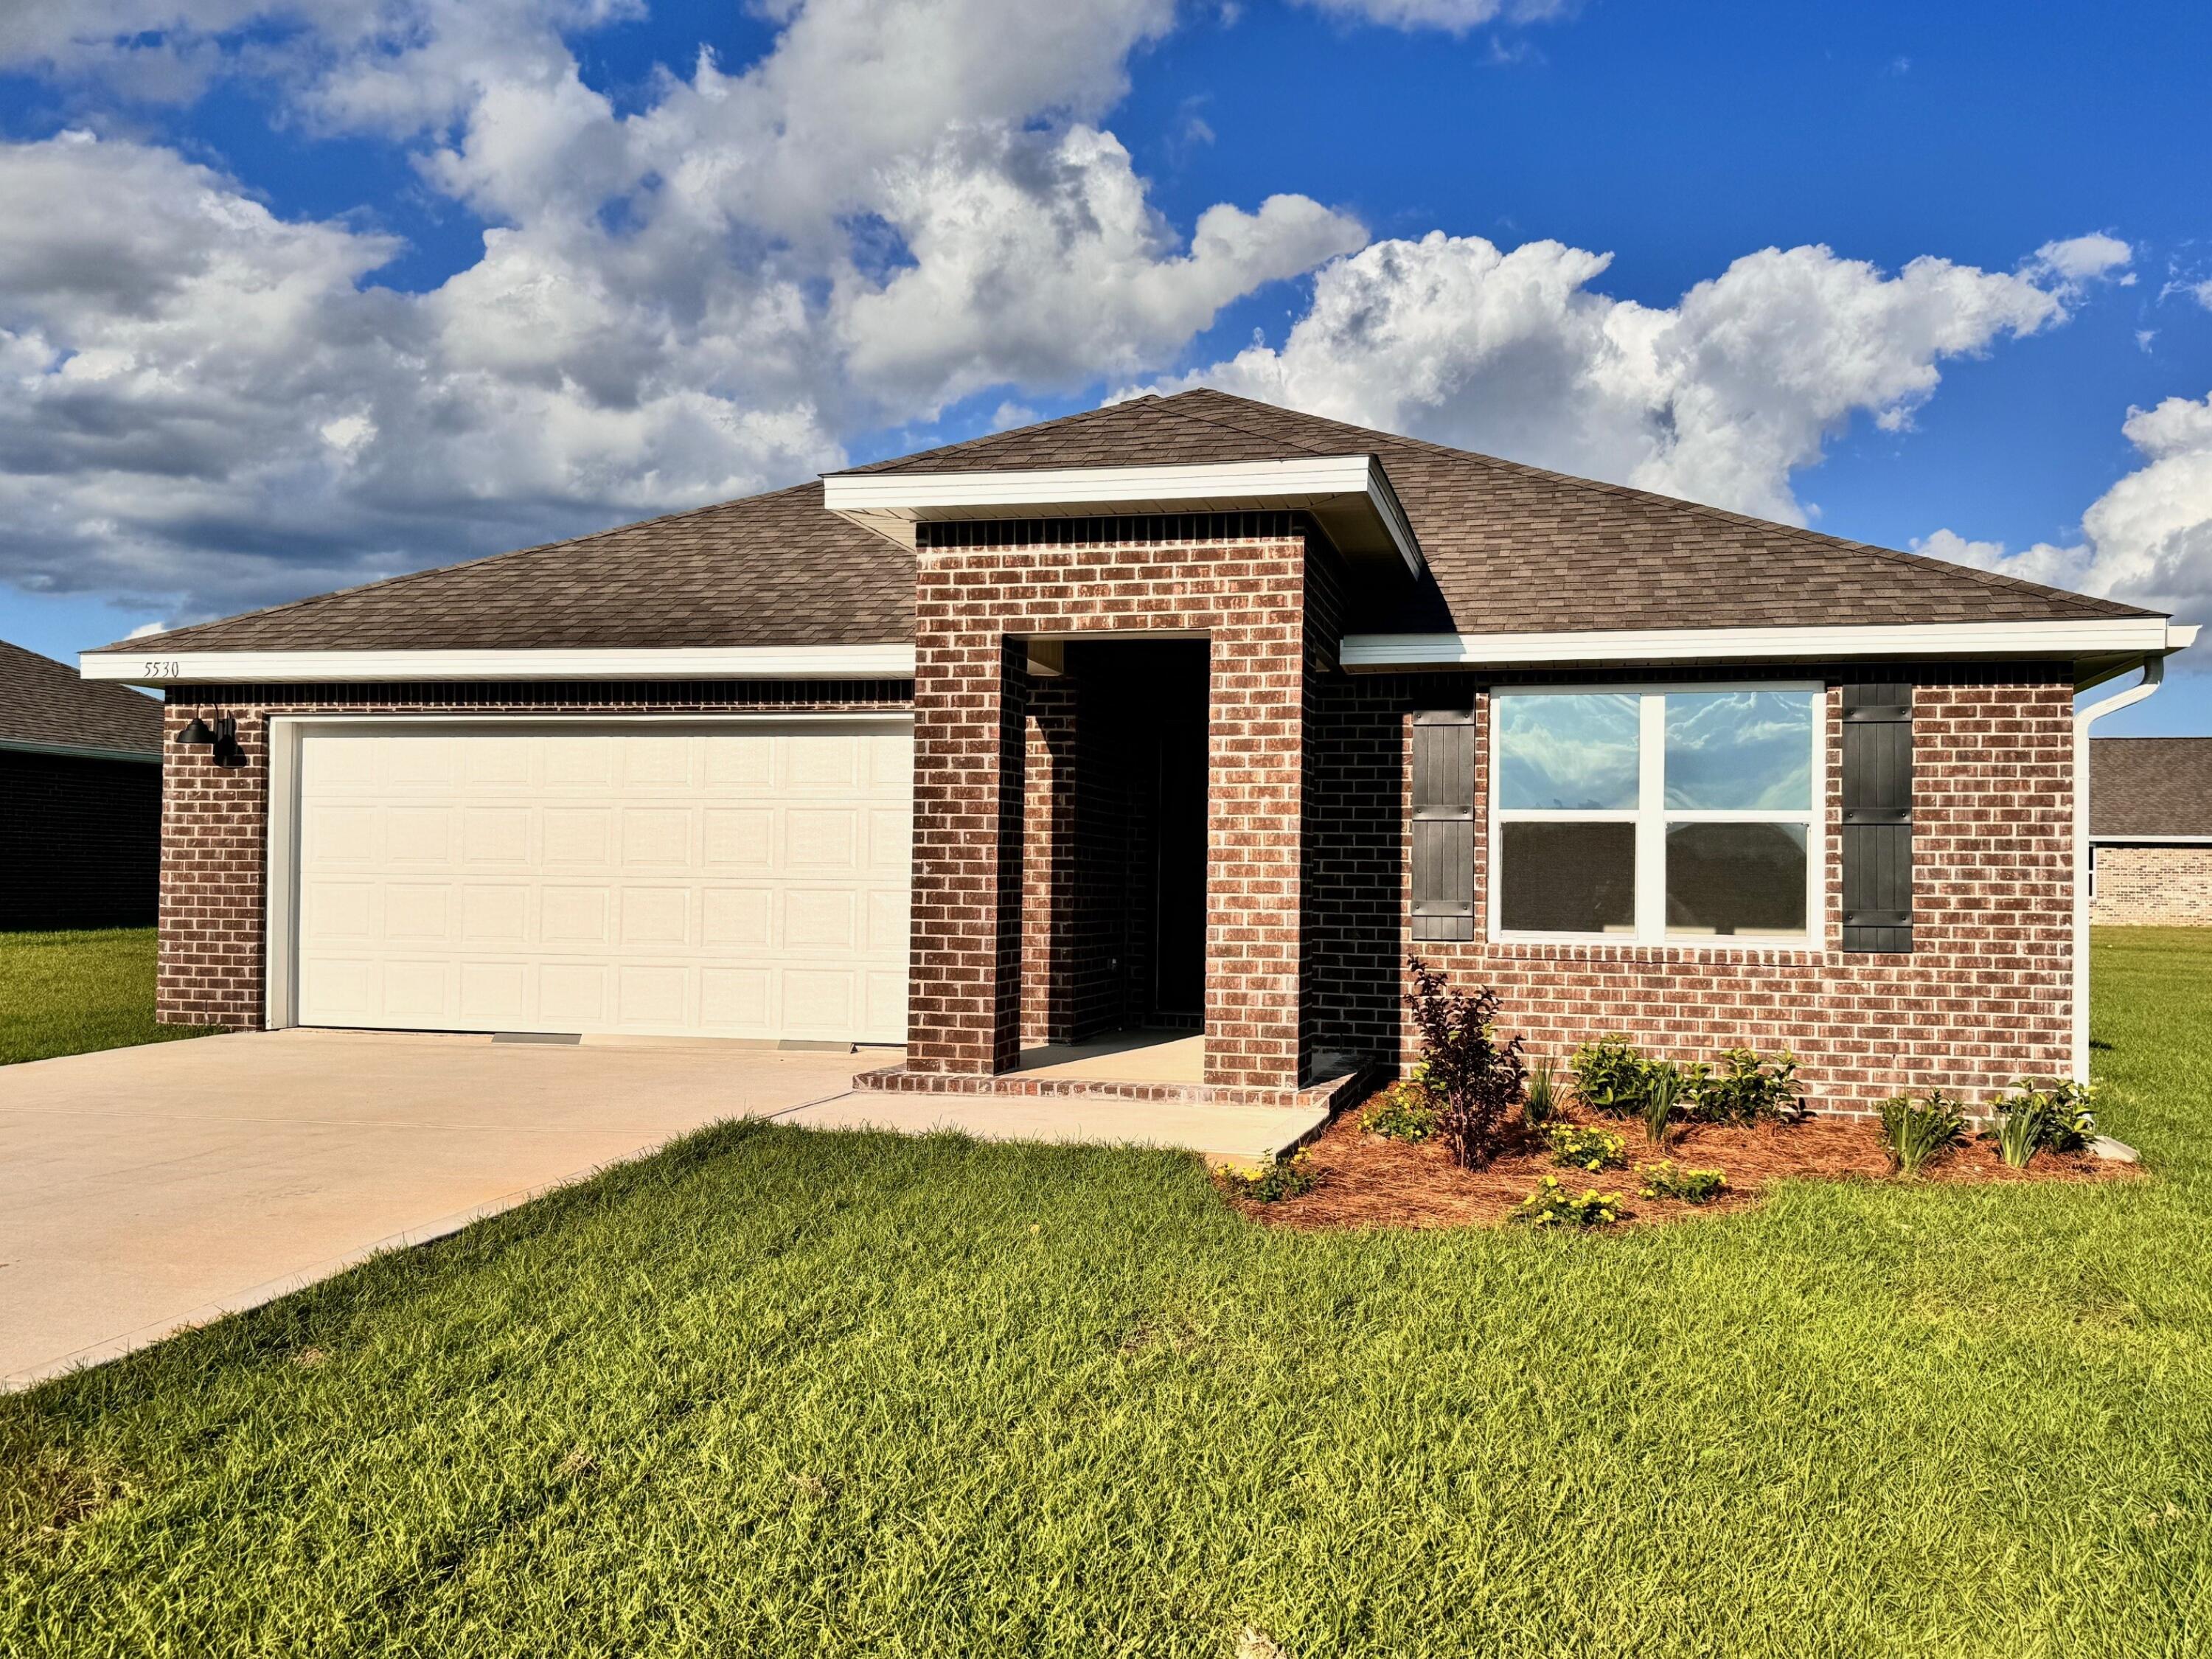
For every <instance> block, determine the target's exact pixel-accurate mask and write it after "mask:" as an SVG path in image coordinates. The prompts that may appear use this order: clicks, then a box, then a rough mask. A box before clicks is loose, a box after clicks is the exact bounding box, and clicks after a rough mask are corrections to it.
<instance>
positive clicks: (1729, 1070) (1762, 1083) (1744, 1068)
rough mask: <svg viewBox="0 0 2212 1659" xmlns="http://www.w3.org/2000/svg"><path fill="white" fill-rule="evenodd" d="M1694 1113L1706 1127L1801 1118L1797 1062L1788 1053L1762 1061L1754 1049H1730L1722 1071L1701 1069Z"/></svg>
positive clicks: (1695, 1085)
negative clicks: (1798, 1106) (1771, 1119)
mask: <svg viewBox="0 0 2212 1659" xmlns="http://www.w3.org/2000/svg"><path fill="white" fill-rule="evenodd" d="M1697 1073H1698V1074H1697V1076H1696V1077H1695V1078H1694V1079H1692V1085H1691V1086H1692V1093H1693V1096H1694V1098H1693V1102H1692V1107H1691V1113H1692V1115H1693V1116H1695V1117H1696V1118H1698V1119H1699V1121H1701V1122H1705V1123H1735V1124H1744V1123H1757V1122H1759V1121H1762V1120H1765V1119H1768V1118H1788V1117H1795V1116H1796V1115H1797V1110H1798V1108H1797V1059H1796V1055H1794V1054H1791V1053H1790V1051H1789V1050H1788V1049H1786V1048H1785V1049H1784V1050H1783V1051H1782V1053H1780V1054H1777V1055H1776V1056H1775V1057H1774V1058H1773V1059H1772V1060H1761V1059H1760V1058H1759V1053H1758V1051H1757V1050H1756V1049H1753V1048H1730V1049H1729V1050H1728V1051H1727V1052H1726V1053H1725V1054H1722V1056H1721V1064H1720V1069H1719V1070H1717V1071H1714V1072H1711V1073H1708V1072H1706V1071H1705V1068H1704V1067H1703V1066H1699V1067H1698V1068H1697Z"/></svg>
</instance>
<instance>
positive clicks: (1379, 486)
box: [822, 455, 1422, 576]
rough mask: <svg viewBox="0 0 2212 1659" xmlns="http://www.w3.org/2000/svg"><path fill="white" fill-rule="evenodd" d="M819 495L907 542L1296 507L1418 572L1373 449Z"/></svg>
mask: <svg viewBox="0 0 2212 1659" xmlns="http://www.w3.org/2000/svg"><path fill="white" fill-rule="evenodd" d="M822 503H823V506H824V507H828V508H829V511H831V512H832V513H837V514H839V515H841V516H842V517H843V518H846V519H848V520H851V521H852V522H853V523H854V524H856V525H859V526H861V527H862V528H864V529H867V530H872V531H874V532H877V533H878V535H882V536H885V537H888V538H890V540H892V541H895V542H896V543H898V544H901V545H902V546H911V545H912V544H913V532H912V530H911V528H910V526H913V525H915V524H917V523H922V522H929V521H937V520H962V519H1065V518H1082V517H1086V516H1090V515H1092V514H1109V513H1111V514H1123V513H1127V514H1135V513H1242V512H1267V511H1273V510H1282V511H1293V510H1294V511H1297V512H1303V513H1311V514H1312V515H1313V517H1314V519H1315V520H1316V522H1317V523H1319V524H1320V526H1321V527H1322V530H1324V531H1325V532H1328V538H1329V539H1330V540H1331V541H1333V542H1334V543H1335V544H1336V545H1337V547H1338V549H1339V550H1340V551H1342V552H1343V553H1345V554H1346V556H1351V557H1355V558H1375V557H1383V558H1395V559H1396V560H1399V561H1401V562H1403V563H1404V565H1405V567H1406V568H1407V571H1408V572H1410V573H1411V574H1414V575H1417V576H1418V575H1419V574H1420V572H1421V568H1422V565H1421V547H1420V544H1419V541H1417V540H1416V539H1415V538H1414V536H1413V526H1412V525H1411V524H1410V523H1409V522H1408V521H1407V518H1406V512H1405V508H1404V507H1401V505H1400V504H1399V501H1398V492H1397V491H1396V490H1395V489H1392V488H1391V485H1390V480H1389V476H1388V475H1387V474H1385V473H1384V471H1383V464H1382V462H1380V461H1379V460H1377V459H1375V457H1374V456H1372V455H1317V456H1302V457H1299V458H1297V459H1291V460H1279V461H1221V462H1208V463H1206V464H1205V465H1179V466H1079V467H1052V468H1040V469H1033V470H1010V471H995V472H833V473H830V474H829V475H827V476H825V477H823V480H822Z"/></svg>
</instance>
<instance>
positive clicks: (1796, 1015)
mask: <svg viewBox="0 0 2212 1659" xmlns="http://www.w3.org/2000/svg"><path fill="white" fill-rule="evenodd" d="M1911 674H1912V678H1915V679H1916V681H1917V691H1916V696H1915V708H1914V720H1915V757H1914V763H1915V781H1914V801H1913V810H1914V817H1915V822H1916V831H1917V834H1916V858H1917V870H1916V896H1915V908H1916V927H1915V935H1914V937H1915V942H1916V944H1917V947H1918V948H1917V949H1916V950H1915V951H1912V952H1911V953H1909V954H1906V953H1898V954H1847V953H1845V952H1844V951H1840V950H1838V949H1835V948H1829V949H1827V950H1826V951H1821V952H1817V953H1812V954H1807V953H1803V952H1788V951H1774V950H1761V949H1756V948H1730V947H1726V946H1717V947H1707V948H1702V949H1683V948H1675V947H1660V946H1638V945H1529V944H1492V943H1490V942H1488V941H1487V940H1486V939H1484V938H1483V937H1482V934H1483V933H1485V932H1486V927H1487V921H1488V915H1487V908H1488V902H1489V896H1488V879H1487V877H1488V872H1487V870H1486V867H1485V865H1486V844H1487V837H1486V836H1483V837H1479V838H1478V843H1477V854H1476V870H1475V906H1476V915H1475V927H1476V934H1477V937H1476V939H1474V941H1473V942H1471V943H1467V944H1449V945H1447V944H1436V943H1425V944H1423V945H1420V946H1419V947H1418V949H1419V951H1420V952H1421V954H1423V955H1424V956H1425V957H1429V958H1430V959H1431V960H1433V961H1436V962H1438V963H1442V964H1443V966H1445V967H1446V968H1447V969H1449V970H1450V971H1451V972H1452V973H1454V974H1455V975H1457V976H1460V977H1462V978H1464V979H1466V980H1467V981H1470V982H1486V983H1489V984H1491V985H1493V986H1495V987H1497V988H1498V991H1499V992H1500V993H1501V994H1502V995H1503V997H1504V1020H1505V1023H1506V1024H1507V1026H1508V1027H1509V1028H1510V1030H1516V1031H1518V1032H1520V1033H1521V1034H1522V1036H1525V1037H1526V1038H1527V1039H1528V1048H1529V1053H1530V1054H1531V1056H1532V1057H1534V1056H1538V1055H1544V1056H1549V1057H1551V1058H1553V1060H1564V1059H1565V1056H1566V1054H1568V1053H1569V1052H1571V1049H1572V1048H1574V1046H1575V1045H1576V1044H1577V1042H1582V1041H1583V1040H1585V1039H1587V1038H1589V1037H1591V1036H1597V1035H1600V1034H1602V1033H1604V1032H1607V1031H1620V1032H1624V1033H1626V1035H1627V1036H1630V1037H1631V1038H1632V1040H1634V1041H1635V1042H1638V1043H1639V1044H1641V1045H1643V1046H1644V1047H1646V1048H1649V1049H1651V1050H1653V1051H1655V1052H1657V1053H1661V1054H1668V1055H1670V1056H1675V1057H1680V1058H1696V1057H1699V1056H1708V1055H1710V1054H1712V1053H1713V1052H1714V1051H1716V1050H1717V1049H1719V1048H1723V1047H1729V1046H1733V1045H1735V1044H1739V1043H1742V1044H1748V1045H1750V1046H1753V1047H1756V1048H1762V1049H1768V1050H1772V1049H1777V1048H1790V1049H1791V1050H1792V1051H1794V1052H1795V1053H1796V1054H1797V1056H1798V1058H1799V1060H1801V1061H1802V1066H1803V1072H1802V1075H1803V1077H1804V1079H1805V1082H1806V1084H1807V1085H1808V1089H1809V1091H1810V1093H1811V1097H1812V1099H1813V1100H1814V1103H1815V1104H1817V1105H1818V1106H1820V1107H1821V1108H1823V1109H1829V1110H1846V1111H1867V1110H1870V1109H1872V1108H1873V1106H1874V1105H1875V1103H1878V1102H1879V1101H1881V1099H1882V1098H1883V1097H1885V1096H1887V1095H1890V1094H1893V1093H1896V1092H1897V1091H1899V1090H1904V1089H1911V1090H1916V1091H1917V1090H1925V1089H1929V1088H1936V1087H1941V1088H1943V1089H1946V1090H1948V1091H1953V1092H1955V1093H1961V1094H1965V1095H1966V1096H1968V1097H1971V1098H1972V1099H1974V1100H1976V1101H1978V1100H1980V1099H1981V1098H1983V1097H1985V1096H1986V1095H1988V1094H1989V1093H1990V1092H1991V1091H1995V1090H1997V1089H2000V1088H2002V1086H2003V1085H2005V1084H2006V1083H2007V1082H2008V1081H2009V1080H2010V1079H2014V1078H2015V1077H2018V1076H2021V1075H2022V1074H2024V1073H2063V1072H2064V1071H2065V1070H2066V1069H2067V1068H2068V1066H2069V1064H2070V1060H2069V1041H2070V1029H2071V1027H2070V1018H2071V998H2072V979H2073V957H2072V931H2071V929H2072V896H2073V856H2074V848H2073V788H2074V779H2073V720H2072V714H2073V687H2072V684H2071V681H2070V679H2058V678H2052V675H2051V669H2050V668H2049V667H2048V666H2047V665H2025V666H2022V667H2020V668H2017V669H2011V668H2006V667H2003V666H1985V665H1947V666H1942V667H1929V668H1923V669H1918V670H1914V671H1911ZM1793 677H1794V676H1793ZM1547 678H1549V679H1551V680H1553V681H1554V682H1556V681H1558V680H1559V679H1562V678H1569V677H1566V676H1560V675H1553V676H1548V677H1547ZM1588 678H1592V679H1593V681H1594V683H1598V684H1602V683H1604V682H1603V680H1602V679H1599V678H1597V677H1588ZM1637 678H1643V679H1652V678H1683V679H1690V680H1695V681H1697V682H1699V683H1710V682H1711V681H1712V680H1715V679H1717V678H1725V677H1723V676H1718V675H1715V674H1711V673H1705V674H1699V675H1680V676H1662V675H1652V674H1644V675H1640V676H1638V677H1637ZM1803 678H1826V679H1827V680H1828V681H1829V682H1830V689H1829V691H1828V696H1827V699H1826V705H1827V707H1826V721H1827V747H1828V793H1827V802H1826V809H1827V810H1826V818H1827V825H1826V871H1825V882H1824V885H1825V889H1826V918H1827V939H1828V940H1829V943H1830V946H1831V947H1833V946H1834V945H1836V944H1837V942H1838V940H1839V939H1840V930H1841V919H1842V890H1841V880H1840V866H1839V865H1838V842H1839V840H1840V834H1839V831H1840V829H1841V794H1840V771H1841V769H1840V765H1839V763H1838V760H1839V754H1840V750H1841V745H1842V711H1841V701H1840V696H1839V693H1838V690H1836V685H1835V682H1836V681H1837V680H1838V679H1839V678H1842V675H1841V671H1838V670H1830V671H1826V674H1825V675H1824V674H1822V673H1821V672H1820V671H1818V670H1814V671H1808V672H1807V673H1805V674H1804V676H1803ZM1471 691H1472V686H1471V682H1470V681H1469V680H1468V678H1460V679H1458V680H1456V681H1455V680H1453V679H1452V678H1450V677H1445V676H1429V677H1411V676H1406V677H1401V676H1374V677H1366V676H1340V677H1337V678H1333V679H1332V680H1330V682H1329V683H1328V687H1327V688H1326V692H1325V695H1324V696H1323V697H1322V714H1321V715H1320V716H1319V718H1318V720H1317V721H1316V732H1315V739H1314V740H1315V743H1316V745H1317V747H1318V748H1319V749H1320V750H1321V759H1320V762H1319V765H1318V770H1317V775H1318V776H1319V777H1320V778H1321V779H1322V780H1323V781H1325V791H1324V796H1323V799H1322V802H1320V803H1318V804H1317V813H1316V829H1315V833H1314V836H1313V841H1312V845H1311V847H1310V850H1309V854H1308V861H1307V878H1308V882H1309V885H1310V889H1311V893H1310V902H1311V904H1312V906H1313V908H1314V909H1315V911H1316V931H1317V935H1318V937H1317V939H1316V967H1315V970H1314V972H1315V981H1316V983H1315V995H1316V1000H1317V1031H1316V1040H1317V1041H1318V1042H1321V1043H1322V1045H1323V1046H1324V1047H1331V1048H1334V1047H1341V1048H1349V1049H1354V1050H1358V1051H1363V1052H1368V1053H1375V1054H1389V1053H1391V1052H1393V1051H1394V1050H1395V1051H1396V1052H1398V1053H1399V1054H1400V1055H1401V1059H1410V1058H1411V1057H1412V1056H1411V1051H1410V1048H1409V1046H1408V1042H1407V1037H1406V1035H1405V1031H1404V1026H1403V1022H1402V1021H1401V1018H1400V1014H1399V1011H1398V1008H1397V1006H1396V1004H1395V997H1396V995H1397V994H1398V992H1399V989H1400V987H1401V982H1402V980H1401V966H1400V964H1401V963H1402V961H1403V958H1404V956H1405V954H1406V952H1407V951H1410V950H1413V949H1415V948H1417V947H1415V946H1414V945H1413V942H1412V936H1411V928H1410V924H1409V914H1410V912H1409V900H1410V889H1409V886H1408V882H1407V873H1408V871H1409V868H1410V860H1411V836H1410V834H1409V833H1408V823H1409V815H1410V809H1411V787H1412V784H1411V766H1410V762H1411V724H1410V720H1409V716H1410V714H1411V713H1412V711H1413V709H1415V708H1426V707H1444V706H1448V705H1447V703H1446V702H1444V701H1443V700H1444V699H1448V698H1449V697H1451V696H1455V695H1456V696H1459V697H1460V698H1461V699H1462V704H1461V706H1465V702H1464V700H1465V699H1467V698H1468V696H1470V693H1471ZM1472 696H1473V705H1474V708H1475V712H1476V721H1477V743H1478V749H1477V752H1478V756H1479V757H1480V758H1479V763H1478V776H1479V782H1480V788H1481V790H1482V791H1483V794H1482V797H1481V798H1482V799H1485V800H1486V799H1487V790H1488V787H1489V781H1488V770H1487V768H1488V755H1489V712H1490V710H1489V698H1488V696H1487V695H1486V692H1482V691H1472ZM1386 949H1387V951H1388V952H1389V957H1390V960H1389V963H1388V968H1387V971H1386V969H1385V963H1384V956H1385V951H1386Z"/></svg>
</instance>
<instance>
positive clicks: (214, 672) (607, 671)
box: [77, 645, 914, 685]
mask: <svg viewBox="0 0 2212 1659" xmlns="http://www.w3.org/2000/svg"><path fill="white" fill-rule="evenodd" d="M77 671H78V672H79V673H80V674H82V676H83V677H84V678H86V679H88V680H121V681H123V682H125V684H131V685H191V684H203V685H210V684H212V685H222V684H246V685H258V684H287V683H305V682H312V681H354V680H664V679H667V680H786V679H788V680H857V679H910V678H913V676H914V647H912V646H911V645H816V646H781V645H763V646H733V647H725V648H722V649H701V650H687V649H678V650H642V651H566V650H554V651H181V652H165V651H163V650H161V647H159V646H158V645H157V646H155V647H151V648H149V649H148V650H145V651H132V652H123V651H88V652H85V653H82V655H80V656H79V657H78V658H77Z"/></svg>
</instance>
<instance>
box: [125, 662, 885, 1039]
mask: <svg viewBox="0 0 2212 1659" xmlns="http://www.w3.org/2000/svg"><path fill="white" fill-rule="evenodd" d="M907 707H908V696H907V687H906V685H905V684H904V683H903V682H902V681H883V682H859V683H852V684H846V683H831V682H826V681H791V682H787V683H775V682H759V681H754V682H744V683H721V684H690V683H684V684H635V685H633V684H561V685H533V684H502V685H462V684H452V685H313V686H207V687H191V688H179V689H177V690H172V691H171V692H170V693H169V702H168V708H167V714H166V733H167V738H168V739H169V741H168V742H167V754H168V760H167V764H166V766H165V767H164V769H163V770H164V771H165V773H166V775H167V776H166V780H165V785H164V787H163V790H162V799H161V949H160V968H159V970H158V976H157V979H156V982H155V1002H154V1010H155V1019H156V1020H158V1021H159V1022H160V1023H161V1024H164V1025H225V1026H229V1027H232V1028H234V1029H238V1030H256V1029H258V1028H259V1027H260V1025H261V1024H262V1023H263V1020H264V1018H265V1009H264V987H263V982H262V981H263V962H264V941H265V939H266V937H267V914H268V912H267V904H268V882H267V876H268V864H267V857H268V846H269V719H270V716H271V715H275V714H338V713H344V714H422V713H428V712H435V713H439V714H727V713H731V712H732V711H734V710H739V709H760V710H774V711H781V710H788V711H789V712H791V713H793V714H800V713H805V712H809V711H812V710H817V709H833V708H835V709H848V708H849V709H868V710H886V709H904V708H907ZM195 714H200V715H204V716H205V717H206V718H207V719H209V720H215V719H216V718H217V717H218V716H220V715H225V714H227V715H229V716H230V717H231V718H233V719H234V720H236V721H237V722H238V742H239V746H240V748H241V749H242V750H244V751H245V763H244V764H243V765H240V766H234V767H225V766H218V765H217V764H216V762H215V758H214V754H213V751H212V750H209V749H206V748H204V747H193V748H180V747H179V746H178V745H177V744H176V743H175V742H174V738H175V737H176V735H177V733H178V732H179V731H181V730H183V729H184V727H185V725H186V724H187V723H188V722H189V721H190V720H191V718H192V716H193V715H195Z"/></svg>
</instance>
